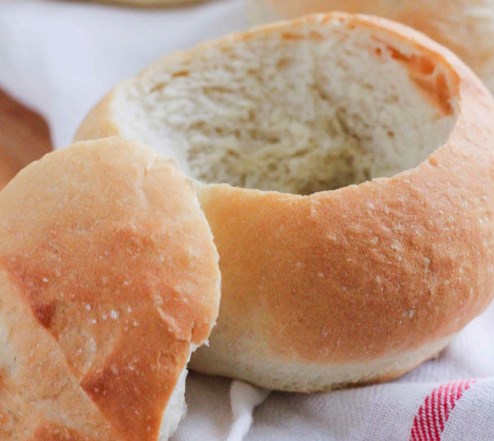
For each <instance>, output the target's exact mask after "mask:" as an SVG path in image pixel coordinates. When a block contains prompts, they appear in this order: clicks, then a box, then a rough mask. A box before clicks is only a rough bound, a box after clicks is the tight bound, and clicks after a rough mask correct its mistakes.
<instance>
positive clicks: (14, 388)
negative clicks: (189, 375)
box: [0, 138, 219, 441]
mask: <svg viewBox="0 0 494 441" xmlns="http://www.w3.org/2000/svg"><path fill="white" fill-rule="evenodd" d="M163 190H165V191H163ZM166 190H168V191H166ZM0 212H1V216H0V280H1V283H0V286H1V287H0V290H1V296H0V298H1V301H0V341H1V344H2V352H1V356H0V379H1V381H0V421H1V424H0V439H2V440H9V441H26V440H33V441H40V440H50V441H52V440H53V441H55V440H56V441H58V440H60V441H62V440H64V441H65V440H67V441H69V440H70V441H79V440H80V441H157V440H158V434H159V433H161V436H160V441H161V440H166V439H168V436H169V435H170V433H171V432H172V431H173V430H174V429H175V427H176V426H177V424H178V422H179V420H180V418H181V416H182V414H183V411H184V409H185V408H184V399H183V394H184V390H183V389H184V380H185V375H186V363H187V361H188V358H189V356H190V352H191V350H193V349H194V347H195V346H198V345H201V344H202V343H203V341H204V340H205V339H207V337H208V334H209V331H210V329H211V327H212V326H213V324H214V321H215V318H216V315H217V312H218V303H219V269H218V264H217V254H216V249H215V247H214V244H213V241H212V237H211V231H210V229H209V227H208V225H207V222H206V219H205V217H204V215H203V213H202V212H201V210H200V207H199V203H198V201H197V197H196V195H195V192H194V189H193V187H192V185H191V184H190V181H188V180H187V179H186V178H185V177H184V176H183V175H182V173H181V172H180V171H179V170H178V169H177V167H176V166H175V164H174V163H173V162H172V161H170V160H167V159H163V158H160V157H158V155H156V154H155V153H154V152H152V151H150V150H148V149H145V148H143V147H142V146H140V145H139V144H136V143H131V142H128V141H125V140H119V139H116V138H110V139H106V140H100V141H96V142H86V143H78V144H77V145H74V146H72V147H70V148H68V149H65V150H61V151H57V152H55V153H51V154H48V155H47V156H45V157H44V158H43V159H42V160H40V161H39V162H36V163H33V164H32V165H29V166H28V167H27V168H25V169H24V170H23V171H21V172H20V173H19V174H18V175H17V176H16V177H15V178H14V179H13V180H12V181H11V182H10V183H9V184H8V185H7V187H5V189H4V190H3V191H2V192H1V193H0Z"/></svg>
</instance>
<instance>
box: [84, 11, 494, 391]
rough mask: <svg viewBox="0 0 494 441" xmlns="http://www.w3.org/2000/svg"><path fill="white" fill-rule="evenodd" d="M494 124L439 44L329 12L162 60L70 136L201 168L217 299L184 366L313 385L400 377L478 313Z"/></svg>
mask: <svg viewBox="0 0 494 441" xmlns="http://www.w3.org/2000/svg"><path fill="white" fill-rule="evenodd" d="M493 120H494V99H493V98H492V96H491V94H490V93H489V92H488V90H487V89H486V88H485V86H484V85H483V84H482V82H481V81H480V80H479V79H478V78H477V77H476V76H475V75H474V74H473V73H472V71H471V70H470V69H469V68H468V67H467V66H466V65H465V64H463V63H462V62H461V61H460V60H459V59H458V58H457V57H456V56H455V55H454V54H453V53H451V52H450V51H448V50H447V49H445V48H444V47H442V46H440V45H438V44H436V43H435V42H433V41H432V40H430V39H429V38H427V37H425V36H424V35H423V34H420V33H418V32H415V31H414V30H412V29H410V28H407V27H405V26H402V25H400V24H397V23H393V22H390V21H387V20H384V19H379V18H376V17H366V16H362V15H349V14H339V13H332V14H322V15H316V16H310V17H306V18H303V19H299V20H294V21H290V22H283V23H279V24H274V25H270V26H267V27H261V28H256V29H253V30H251V31H248V32H246V33H243V34H236V35H233V36H230V37H227V38H224V39H221V40H218V41H213V42H209V43H206V44H203V45H200V46H198V47H196V48H194V49H191V50H189V51H184V52H179V53H176V54H173V55H170V56H167V57H165V58H163V59H162V60H159V61H158V62H156V63H154V64H153V65H151V66H150V67H149V68H148V69H146V70H145V71H144V72H143V73H142V74H140V75H139V76H137V77H136V78H133V79H131V80H128V81H124V82H122V83H121V84H119V85H117V86H116V87H115V88H114V89H113V90H112V91H111V92H110V93H109V94H108V95H107V96H106V97H105V98H104V99H103V100H102V101H101V102H100V103H99V104H98V105H97V106H96V107H95V108H94V109H93V110H92V111H91V112H90V114H89V115H88V116H87V118H86V119H85V121H84V122H83V124H82V125H81V127H80V128H79V130H78V133H77V135H76V138H77V139H89V138H97V137H101V136H107V135H110V134H119V135H122V136H124V137H127V138H132V139H140V140H143V141H145V142H146V143H147V144H148V145H150V146H153V147H154V148H155V149H156V150H157V151H160V152H161V153H166V154H167V155H173V156H175V157H176V158H177V160H178V161H179V163H180V165H181V167H182V168H183V169H184V170H185V171H186V173H187V174H189V175H190V176H192V177H193V178H195V179H196V185H197V187H198V190H199V197H200V202H201V205H202V208H203V210H204V212H205V214H206V216H207V219H208V222H209V224H210V226H211V228H212V231H213V234H214V237H215V243H216V245H217V247H218V251H219V254H220V268H221V272H222V301H221V307H220V315H219V319H218V325H217V327H216V328H215V329H214V331H213V332H212V335H211V338H210V344H209V346H208V347H205V348H201V349H200V350H199V351H198V352H197V353H195V354H194V356H193V357H192V361H191V366H192V368H194V369H196V370H198V371H200V372H205V373H209V374H215V375H223V376H228V377H233V378H240V379H243V380H247V381H249V382H252V383H255V384H257V385H260V386H263V387H266V388H273V389H281V390H292V391H305V392H307V391H315V390H326V389H331V388H335V387H341V386H343V385H346V384H353V383H362V382H370V381H378V380H383V379H390V378H394V377H396V376H398V375H401V374H403V373H404V372H406V371H408V370H410V369H412V368H413V367H414V366H416V365H418V364H419V363H421V362H422V361H424V360H426V359H429V358H431V357H433V356H435V355H436V354H437V353H438V352H439V351H440V350H441V349H442V348H444V347H445V346H446V345H447V343H448V342H449V341H450V340H451V338H452V337H453V336H454V335H455V334H456V333H457V332H458V331H459V330H461V329H462V328H463V327H464V326H465V325H466V324H467V323H468V322H469V321H470V320H472V319H473V318H474V317H475V316H476V315H477V314H479V313H480V312H481V311H483V310H484V309H485V307H486V306H487V305H488V303H489V302H490V300H491V298H492V295H493V290H492V286H494V225H493V218H494V195H493V193H492V192H491V191H490V190H489V189H490V188H492V186H493V184H494V173H493V170H494V149H493V148H494V125H493V124H492V121H493Z"/></svg>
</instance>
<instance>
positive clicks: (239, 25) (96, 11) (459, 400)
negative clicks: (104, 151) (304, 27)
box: [0, 0, 494, 441]
mask: <svg viewBox="0 0 494 441" xmlns="http://www.w3.org/2000/svg"><path fill="white" fill-rule="evenodd" d="M246 26H247V22H246V18H245V12H244V5H243V2H242V1H241V0H230V1H227V0H217V1H215V2H212V3H204V4H201V5H198V6H191V7H186V8H173V9H168V10H166V11H158V10H146V11H142V10H136V9H125V8H116V7H110V6H98V5H93V4H87V3H73V2H67V1H55V0H0V87H2V88H5V89H6V90H8V91H9V92H10V93H11V94H13V95H14V96H16V97H17V98H18V99H20V100H21V101H23V102H24V103H26V104H28V105H30V106H31V107H33V108H34V109H36V110H37V111H39V112H40V113H42V114H43V115H44V116H45V117H46V118H47V120H48V122H49V124H50V127H51V130H52V134H53V139H54V143H55V146H56V147H57V148H61V147H63V146H65V145H67V144H68V143H69V142H70V140H71V138H72V135H73V133H74V131H75V129H76V127H77V126H78V124H79V122H80V121H81V120H82V119H83V117H84V115H85V114H86V113H87V111H88V110H89V109H90V107H91V106H92V105H94V104H95V102H96V101H97V100H99V98H101V96H102V95H103V94H104V93H105V92H106V91H107V90H108V89H109V88H110V87H111V86H112V85H113V84H114V83H116V82H117V81H119V80H121V79H123V78H126V77H129V76H132V75H134V74H135V73H136V72H138V71H139V70H141V69H142V68H144V67H145V66H146V65H147V64H148V63H149V62H150V61H152V60H154V59H156V58H158V57H159V56H161V55H163V54H166V53H168V52H171V51H173V50H176V49H179V48H187V47H190V46H193V45H194V44H195V43H197V42H199V41H201V40H204V39H208V38H213V37H218V36H221V35H224V34H226V33H229V32H231V31H235V30H240V29H243V28H245V27H246ZM493 289H494V287H493ZM266 397H267V399H266ZM186 399H187V403H188V408H189V410H188V414H187V417H186V418H185V420H184V421H183V422H182V423H181V424H180V426H179V429H178V431H177V433H176V434H175V435H174V436H173V441H241V440H242V439H244V440H245V441H278V440H279V441H292V440H293V441H295V440H296V441H301V440H310V441H322V440H327V441H330V440H331V441H333V440H334V441H336V440H338V441H339V440H355V441H356V440H359V441H360V440H362V441H363V440H379V441H384V440H393V441H394V440H403V441H407V440H412V441H437V440H443V441H450V440H467V441H468V440H472V441H473V440H475V441H482V440H485V441H487V440H489V441H491V440H494V308H490V310H488V311H487V312H486V313H485V314H484V315H483V316H481V317H480V318H478V319H477V320H475V321H474V322H473V323H472V324H471V325H470V326H468V328H467V329H465V330H464V331H463V332H462V333H461V334H460V335H459V336H458V337H457V338H456V339H455V341H454V342H453V344H452V345H451V346H450V347H449V348H448V349H447V350H446V351H445V352H443V353H442V354H441V356H440V357H439V358H437V359H436V360H433V361H429V362H427V363H425V364H424V365H422V366H421V367H419V368H417V369H415V370H414V371H413V372H411V373H409V374H408V375H406V376H404V377H403V378H401V379H399V380H397V381H394V382H391V383H387V384H383V385H376V386H369V387H362V388H357V389H353V390H346V391H337V392H333V393H325V394H312V395H300V394H284V393H274V392H273V393H271V394H270V395H269V396H268V393H267V392H266V391H262V390H260V389H257V388H255V387H252V386H249V385H246V384H244V383H241V382H237V381H235V382H230V381H229V380H225V379H220V378H210V377H206V376H203V375H199V374H194V373H191V374H189V377H188V379H187V392H186ZM257 405H259V406H258V407H257V410H256V411H254V409H255V407H256V406H257ZM251 426H252V427H251ZM249 428H250V431H249Z"/></svg>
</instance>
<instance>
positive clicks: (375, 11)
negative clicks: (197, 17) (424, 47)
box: [247, 0, 494, 92]
mask: <svg viewBox="0 0 494 441" xmlns="http://www.w3.org/2000/svg"><path fill="white" fill-rule="evenodd" d="M247 9H248V12H249V15H250V17H251V20H252V21H253V22H254V23H257V24H260V23H266V22H270V21H277V20H281V19H293V18H296V17H299V16H303V15H306V14H314V13H318V12H328V11H342V12H350V13H362V14H372V15H378V16H381V17H385V18H388V19H391V20H395V21H398V22H400V23H403V24H406V25H408V26H411V27H413V28H415V29H417V30H419V31H421V32H424V33H425V34H427V35H428V36H429V37H431V38H433V39H434V40H436V41H438V42H439V43H441V44H443V45H445V46H446V47H448V48H450V49H451V50H453V51H454V52H455V53H456V54H458V55H459V56H460V57H461V58H462V59H463V60H464V61H465V62H466V63H467V64H468V65H469V66H470V67H472V68H473V70H474V71H475V72H476V73H477V74H478V75H479V76H480V78H481V79H482V80H484V81H485V83H486V84H487V87H489V89H490V90H491V92H494V44H493V42H494V2H493V1H492V0H468V1H465V0H432V1H431V0H414V1H409V0H304V1H300V0H247Z"/></svg>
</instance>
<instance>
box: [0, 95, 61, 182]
mask: <svg viewBox="0 0 494 441" xmlns="http://www.w3.org/2000/svg"><path fill="white" fill-rule="evenodd" d="M51 150H52V148H51V141H50V132H49V129H48V125H47V124H46V122H45V120H44V119H43V118H42V117H41V116H39V115H38V114H36V113H35V112H33V111H32V110H30V109H28V108H26V107H25V106H23V105H22V104H20V103H18V102H17V101H15V100H14V99H13V98H12V97H10V96H8V95H7V94H6V93H5V92H3V91H1V90H0V188H2V187H3V186H5V184H7V182H8V181H10V179H12V178H13V177H14V176H15V174H16V173H17V172H18V171H19V170H20V169H22V168H23V167H25V166H26V165H27V164H29V163H30V162H32V161H35V160H36V159H39V158H40V157H41V156H43V155H44V154H45V153H48V152H50V151H51Z"/></svg>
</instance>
